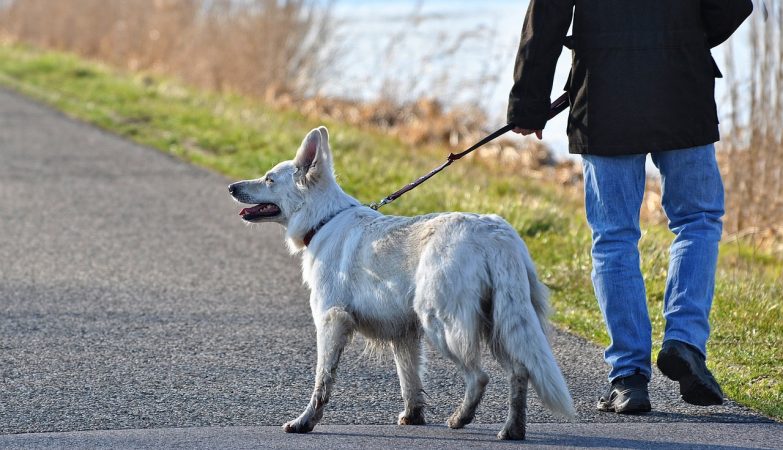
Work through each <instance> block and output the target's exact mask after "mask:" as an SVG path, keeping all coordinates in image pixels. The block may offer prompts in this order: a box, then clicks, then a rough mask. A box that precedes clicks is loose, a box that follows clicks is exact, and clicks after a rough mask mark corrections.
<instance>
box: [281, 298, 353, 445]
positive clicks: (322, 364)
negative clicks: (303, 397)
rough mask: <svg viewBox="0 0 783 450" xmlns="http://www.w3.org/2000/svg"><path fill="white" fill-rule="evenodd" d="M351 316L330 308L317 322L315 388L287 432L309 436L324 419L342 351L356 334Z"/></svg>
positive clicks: (284, 428) (285, 426)
mask: <svg viewBox="0 0 783 450" xmlns="http://www.w3.org/2000/svg"><path fill="white" fill-rule="evenodd" d="M354 327H355V325H354V321H353V318H352V317H351V315H350V314H348V313H347V312H345V311H344V310H342V309H339V308H331V309H329V310H328V311H327V312H326V314H324V315H323V317H322V318H321V320H320V323H317V326H316V328H317V335H318V365H317V367H316V369H315V388H314V389H313V395H312V397H311V398H310V403H309V404H308V405H307V408H306V409H305V410H304V412H303V413H302V414H301V415H300V416H299V417H297V418H296V419H294V420H292V421H290V422H288V423H286V424H285V425H283V430H285V432H286V433H307V432H309V431H312V430H313V428H315V425H316V424H317V423H318V422H319V421H320V420H321V417H323V412H324V406H325V405H326V403H328V402H329V396H330V395H331V393H332V386H333V385H334V378H335V375H336V373H337V364H338V363H339V362H340V356H341V355H342V353H343V349H344V348H345V346H346V344H348V341H349V340H350V338H351V335H352V334H353V331H354Z"/></svg>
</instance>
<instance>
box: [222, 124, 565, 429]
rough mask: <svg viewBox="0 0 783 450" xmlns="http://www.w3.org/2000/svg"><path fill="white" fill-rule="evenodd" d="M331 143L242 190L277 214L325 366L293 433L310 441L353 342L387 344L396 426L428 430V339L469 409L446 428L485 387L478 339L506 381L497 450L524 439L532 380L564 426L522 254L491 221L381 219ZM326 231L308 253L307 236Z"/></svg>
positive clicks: (538, 287) (540, 306)
mask: <svg viewBox="0 0 783 450" xmlns="http://www.w3.org/2000/svg"><path fill="white" fill-rule="evenodd" d="M328 139H329V137H328V133H327V130H326V128H324V127H321V128H318V129H315V130H312V131H311V132H310V133H309V134H308V135H307V137H306V138H305V139H304V141H303V142H302V146H301V147H300V149H299V151H298V152H297V154H296V158H295V159H294V160H293V161H286V162H283V163H280V164H278V165H277V166H275V167H274V168H273V169H272V170H270V171H269V172H267V174H266V175H265V176H264V177H263V178H260V179H257V180H248V181H242V182H238V183H235V184H233V185H232V186H231V192H232V194H233V196H234V197H235V198H236V199H237V200H238V201H240V202H242V203H248V204H259V203H273V204H275V205H277V206H278V207H279V208H280V213H279V214H278V215H277V216H275V217H270V218H267V219H262V221H275V222H278V223H280V224H282V225H283V226H285V227H286V230H287V232H286V241H287V244H288V246H289V248H290V250H291V251H292V253H299V254H301V257H302V271H303V278H304V281H305V283H306V284H307V286H309V288H310V290H311V295H310V308H311V309H312V314H313V320H314V321H315V326H316V330H317V340H318V342H317V345H318V362H317V368H316V379H315V390H314V392H313V394H312V398H311V400H310V403H309V405H308V406H307V408H306V409H305V410H304V412H303V413H302V414H301V415H300V416H299V417H298V418H296V419H295V420H292V421H291V422H288V423H286V424H285V425H284V429H285V431H287V432H308V431H311V430H312V429H313V427H315V425H316V424H317V423H318V421H319V420H320V419H321V417H322V415H323V408H324V405H325V404H326V403H327V401H328V400H329V395H330V392H331V389H332V385H333V383H334V378H335V372H336V369H337V364H338V361H339V359H340V355H341V353H342V351H343V348H344V347H345V345H346V344H347V343H348V342H349V339H350V337H351V335H352V333H354V332H359V333H361V334H363V335H364V336H366V337H367V338H369V339H371V340H378V341H382V342H386V343H390V344H391V348H392V350H393V353H394V359H395V362H396V363H397V372H398V375H399V378H400V386H401V388H402V397H403V400H404V404H405V409H404V411H402V413H400V416H399V423H400V424H423V423H424V414H423V412H422V408H423V407H424V404H425V402H424V398H423V390H422V380H421V376H420V367H421V365H422V350H421V343H420V341H421V339H420V338H421V336H422V335H426V336H427V337H428V338H429V341H430V342H431V343H432V344H433V345H434V347H435V348H437V349H438V350H440V352H441V353H442V354H443V355H445V356H446V357H448V358H449V359H451V360H452V361H453V362H454V363H455V364H456V365H457V367H458V368H459V369H460V370H461V371H462V372H463V373H464V376H465V384H466V389H465V398H464V400H463V402H462V404H461V406H459V407H458V408H457V410H456V411H455V412H454V414H453V415H452V416H451V418H449V420H448V425H449V426H450V427H452V428H460V427H463V426H465V425H466V424H468V423H470V422H471V420H472V419H473V416H474V413H475V410H476V407H477V406H478V403H479V401H480V400H481V397H482V395H483V393H484V387H485V385H486V384H487V382H488V377H487V375H486V374H485V373H484V372H483V371H482V369H481V361H480V355H481V352H480V343H481V341H482V340H483V341H484V342H486V343H487V344H488V346H489V348H490V349H491V351H492V353H493V355H494V356H495V357H496V358H497V360H498V361H499V362H500V364H501V365H502V367H503V368H504V369H505V370H506V371H507V372H508V374H509V379H510V385H511V386H510V400H509V413H508V419H507V421H506V423H505V425H504V427H503V429H502V430H501V431H500V433H498V437H499V438H501V439H524V435H525V413H526V396H527V384H528V379H529V380H530V381H531V382H532V384H533V387H534V388H535V389H536V392H538V394H539V397H540V398H541V400H542V402H543V403H544V404H545V405H546V406H547V407H549V408H550V409H551V410H552V411H554V412H556V413H559V414H562V415H564V416H566V417H573V416H574V414H575V411H574V407H573V403H572V400H571V397H570V395H569V392H568V388H567V387H566V383H565V381H564V379H563V376H562V374H561V373H560V369H559V368H558V366H557V363H556V362H555V359H554V357H553V355H552V351H551V349H550V346H549V343H548V341H547V337H546V327H547V325H546V324H547V309H548V305H547V296H548V292H547V289H546V287H545V286H544V285H543V284H542V283H541V282H539V281H538V279H537V276H536V270H535V267H534V265H533V261H532V260H531V258H530V255H529V254H528V250H527V247H526V246H525V244H524V242H523V241H522V239H520V237H519V236H518V235H517V233H516V231H515V230H514V229H513V228H512V227H511V226H510V225H509V224H508V223H507V222H506V221H504V220H503V219H501V218H500V217H498V216H496V215H477V214H467V213H445V214H430V215H425V216H418V217H394V216H384V215H382V214H381V213H379V212H377V211H374V210H372V209H370V208H368V207H365V206H362V205H361V204H360V203H359V202H358V201H357V200H356V199H354V198H352V197H350V196H349V195H347V194H346V193H345V192H343V190H342V189H341V188H340V187H339V186H338V184H337V183H336V181H335V178H334V172H333V167H332V153H331V150H330V148H329V142H328ZM325 220H326V223H325V224H324V225H323V226H322V228H320V229H319V230H318V231H317V233H316V234H315V236H314V238H313V239H312V242H310V245H309V246H307V247H305V244H304V237H305V235H306V234H307V233H308V232H309V231H310V230H312V229H314V228H316V227H318V226H319V224H321V223H323V221H325Z"/></svg>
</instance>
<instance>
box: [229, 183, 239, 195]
mask: <svg viewBox="0 0 783 450" xmlns="http://www.w3.org/2000/svg"><path fill="white" fill-rule="evenodd" d="M236 190H237V184H236V183H233V184H229V185H228V193H229V194H231V195H234V193H235V192H236Z"/></svg>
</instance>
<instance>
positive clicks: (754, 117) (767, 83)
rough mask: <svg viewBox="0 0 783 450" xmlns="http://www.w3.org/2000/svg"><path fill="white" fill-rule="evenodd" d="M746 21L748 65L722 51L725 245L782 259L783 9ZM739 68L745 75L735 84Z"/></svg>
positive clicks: (730, 52) (721, 157)
mask: <svg viewBox="0 0 783 450" xmlns="http://www.w3.org/2000/svg"><path fill="white" fill-rule="evenodd" d="M770 6H771V8H770V16H769V19H768V20H767V21H766V22H764V21H763V20H762V18H761V15H760V14H754V15H753V16H751V18H750V19H749V20H750V21H751V24H750V32H749V35H748V40H749V42H748V43H741V42H735V44H738V45H747V46H749V48H750V55H749V60H748V61H745V60H743V61H738V60H737V58H738V53H737V52H736V49H735V48H734V46H732V45H727V46H726V61H727V68H726V69H727V70H726V72H727V73H726V76H727V81H728V85H729V91H728V97H729V98H728V101H729V103H730V106H731V107H730V111H731V112H730V114H729V116H728V117H726V118H724V123H725V124H726V125H727V126H726V127H725V128H724V130H723V131H724V133H723V134H724V137H723V140H722V141H721V143H720V147H719V148H720V150H721V151H720V152H719V161H720V163H721V168H722V170H723V173H724V182H725V185H726V196H727V197H726V202H727V205H726V206H727V207H726V217H725V227H726V232H727V233H728V234H729V238H730V239H737V238H749V239H751V240H752V241H753V242H754V243H755V244H757V245H760V246H762V247H772V248H773V250H775V251H776V252H779V253H783V5H781V3H780V2H775V3H772V4H771V5H770ZM738 65H742V66H743V68H744V70H743V72H745V71H746V70H747V69H746V68H749V75H748V76H746V77H742V78H740V77H739V75H738Z"/></svg>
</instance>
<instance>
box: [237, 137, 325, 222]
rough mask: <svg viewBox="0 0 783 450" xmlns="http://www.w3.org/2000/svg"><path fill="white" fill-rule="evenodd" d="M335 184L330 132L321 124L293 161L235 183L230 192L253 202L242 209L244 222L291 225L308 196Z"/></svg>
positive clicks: (249, 202) (243, 201)
mask: <svg viewBox="0 0 783 450" xmlns="http://www.w3.org/2000/svg"><path fill="white" fill-rule="evenodd" d="M332 185H336V183H335V181H334V172H333V167H332V152H331V150H330V148H329V133H328V131H327V130H326V127H320V128H316V129H314V130H312V131H310V133H308V134H307V136H306V137H305V138H304V141H302V145H301V146H300V147H299V150H298V151H297V153H296V157H295V158H294V160H293V161H285V162H282V163H280V164H278V165H276V166H275V167H273V168H272V169H271V170H269V171H268V172H267V173H266V174H265V175H264V176H263V177H261V178H258V179H255V180H245V181H239V182H236V183H233V184H231V185H230V186H229V187H228V191H229V192H230V193H231V195H232V196H233V197H234V199H235V200H237V201H238V202H240V203H244V204H248V205H254V206H251V207H249V208H244V209H242V211H240V213H239V214H240V216H242V219H243V220H244V221H246V222H253V223H256V222H277V223H280V224H282V225H284V226H288V224H289V222H290V221H291V219H292V218H293V217H294V215H296V213H297V212H299V211H300V210H302V209H303V207H304V206H305V205H306V203H307V201H308V199H309V198H312V197H314V196H315V197H318V195H317V194H318V192H323V191H326V190H328V189H329V187H330V186H332ZM314 194H316V195H314Z"/></svg>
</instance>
